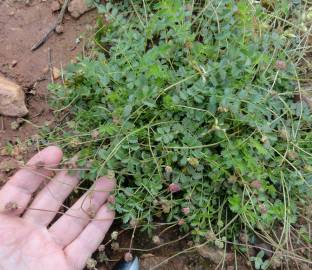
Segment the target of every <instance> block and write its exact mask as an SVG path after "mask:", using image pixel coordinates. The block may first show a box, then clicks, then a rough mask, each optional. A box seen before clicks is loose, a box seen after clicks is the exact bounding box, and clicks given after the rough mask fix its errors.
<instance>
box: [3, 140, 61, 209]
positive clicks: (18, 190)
mask: <svg viewBox="0 0 312 270" xmlns="http://www.w3.org/2000/svg"><path fill="white" fill-rule="evenodd" d="M62 157H63V153H62V150H61V149H60V148H59V147H56V146H49V147H47V148H45V149H43V150H42V151H40V152H39V153H38V154H36V155H35V156H33V157H32V158H31V159H30V160H29V162H28V163H27V164H26V167H25V168H23V169H21V170H19V171H18V172H17V173H16V174H15V175H14V176H12V178H11V179H10V180H9V181H8V182H7V183H6V184H5V185H4V187H3V188H2V189H1V190H0V211H8V210H9V212H10V214H14V215H20V214H21V213H22V212H23V211H24V210H25V208H26V207H27V205H28V203H29V201H30V199H31V196H32V194H33V193H34V192H35V191H36V190H37V189H38V188H39V186H40V185H41V183H42V182H43V181H44V180H45V179H47V178H49V176H50V175H52V173H53V172H52V170H50V169H49V168H51V169H52V168H55V167H57V166H58V165H59V163H60V161H61V160H62ZM9 205H14V209H7V208H8V206H9Z"/></svg>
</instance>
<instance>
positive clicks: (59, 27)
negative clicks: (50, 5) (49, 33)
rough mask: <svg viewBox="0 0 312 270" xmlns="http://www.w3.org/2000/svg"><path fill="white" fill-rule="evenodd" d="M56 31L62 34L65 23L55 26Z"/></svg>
mask: <svg viewBox="0 0 312 270" xmlns="http://www.w3.org/2000/svg"><path fill="white" fill-rule="evenodd" d="M55 32H56V33H57V34H62V33H63V32H64V27H63V25H61V24H59V25H58V26H56V27H55Z"/></svg>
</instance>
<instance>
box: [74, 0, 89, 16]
mask: <svg viewBox="0 0 312 270" xmlns="http://www.w3.org/2000/svg"><path fill="white" fill-rule="evenodd" d="M91 9H93V7H90V6H88V5H87V3H86V1H85V0H72V1H71V2H70V3H69V5H68V11H69V13H70V15H71V16H72V17H74V18H75V19H77V18H79V17H80V16H81V15H83V14H84V13H86V12H88V11H89V10H91Z"/></svg>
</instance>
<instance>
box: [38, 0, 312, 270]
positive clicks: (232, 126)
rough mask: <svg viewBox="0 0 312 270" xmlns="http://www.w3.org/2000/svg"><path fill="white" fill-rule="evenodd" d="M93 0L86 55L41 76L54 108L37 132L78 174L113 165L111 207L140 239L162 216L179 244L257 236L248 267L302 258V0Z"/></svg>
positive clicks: (309, 164)
mask: <svg viewBox="0 0 312 270" xmlns="http://www.w3.org/2000/svg"><path fill="white" fill-rule="evenodd" d="M95 5H97V7H98V11H99V13H100V14H101V15H100V17H99V20H98V29H97V31H96V33H95V35H94V39H93V40H92V43H93V46H92V49H91V50H90V54H89V56H86V55H85V56H84V57H80V58H79V59H78V61H77V62H76V63H75V64H71V65H69V66H68V67H67V70H66V73H65V78H64V83H63V84H54V85H51V86H50V90H51V93H52V95H53V97H52V106H53V107H54V108H55V109H56V111H57V113H58V114H59V115H60V118H61V119H62V121H60V123H59V124H58V125H57V126H56V127H54V128H53V129H48V128H45V129H44V130H43V133H44V136H45V140H48V141H49V142H51V143H57V144H59V145H61V146H62V147H63V148H64V149H65V151H66V153H68V155H73V154H76V153H78V154H79V161H78V166H79V167H81V168H87V169H86V170H83V171H82V173H81V174H82V177H83V179H86V180H89V181H91V182H92V181H94V179H96V178H97V177H98V176H100V175H110V176H114V177H115V178H116V180H117V189H116V192H115V202H114V208H115V210H116V212H117V213H118V214H117V217H118V218H119V219H120V220H121V221H122V222H123V223H125V224H128V223H135V224H136V228H137V230H144V231H147V232H149V233H150V234H151V239H152V237H153V235H154V234H153V231H154V229H155V224H156V223H157V222H159V221H162V222H167V223H168V224H171V225H170V226H172V224H175V225H176V226H177V227H178V228H179V229H180V230H181V233H190V234H191V235H192V238H193V241H194V243H195V244H194V245H195V246H194V247H191V248H188V249H187V251H189V250H190V249H192V248H195V247H196V245H197V246H198V245H202V244H203V243H204V244H205V243H210V244H212V245H215V246H217V247H218V248H220V249H224V248H226V246H227V245H229V244H231V245H232V246H233V247H235V251H236V252H238V253H243V254H247V253H248V252H247V251H246V247H248V246H257V243H259V242H260V243H261V245H263V244H267V245H269V247H270V248H269V249H268V248H264V251H260V252H259V253H258V254H255V255H253V256H251V262H252V263H253V264H254V265H255V267H256V268H257V269H266V268H268V267H269V266H270V265H272V264H273V263H275V264H278V263H280V264H285V265H288V263H290V261H295V262H298V263H306V264H309V263H311V260H310V259H311V257H309V254H310V251H311V234H310V233H311V231H310V227H309V225H308V224H309V223H310V222H311V215H310V216H309V214H307V212H308V209H309V207H310V208H311V184H312V153H311V145H312V132H311V123H312V114H311V111H310V110H309V105H308V103H307V102H306V101H305V98H306V97H305V96H304V92H303V89H304V86H305V85H306V84H307V83H308V82H309V79H307V76H306V73H307V66H308V62H309V61H308V59H307V51H308V50H309V35H310V34H311V25H312V24H311V22H312V10H311V8H310V6H309V3H308V1H304V0H301V1H300V0H292V1H289V0H280V1H250V0H239V1H236V0H235V1H234V0H222V1H220V0H209V1H182V0H181V1H170V0H159V1H149V0H145V1H144V0H143V1H131V0H130V1H127V0H125V1H114V2H113V3H111V2H107V3H106V4H104V5H100V4H97V3H95ZM310 213H311V210H310ZM302 220H305V222H302ZM242 235H243V237H240V236H242ZM211 236H213V237H211ZM242 238H243V240H242ZM158 239H159V238H157V237H155V235H154V241H156V240H157V243H158V242H159V241H158ZM151 241H152V240H151ZM158 244H159V243H158ZM298 245H300V246H304V247H306V248H307V250H306V251H304V252H301V253H300V252H297V249H296V247H297V246H298ZM267 253H269V254H267ZM267 258H271V260H269V261H267ZM310 266H311V264H310Z"/></svg>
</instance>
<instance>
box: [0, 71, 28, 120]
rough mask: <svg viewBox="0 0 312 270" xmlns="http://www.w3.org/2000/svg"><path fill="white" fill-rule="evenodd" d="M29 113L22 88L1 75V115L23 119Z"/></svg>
mask: <svg viewBox="0 0 312 270" xmlns="http://www.w3.org/2000/svg"><path fill="white" fill-rule="evenodd" d="M27 113H28V110H27V108H26V105H25V94H24V92H23V90H22V88H21V87H20V86H19V85H17V84H16V83H14V82H12V81H10V80H8V79H6V78H4V77H2V76H1V75H0V114H3V115H6V116H18V117H23V116H25V115H26V114H27Z"/></svg>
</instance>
